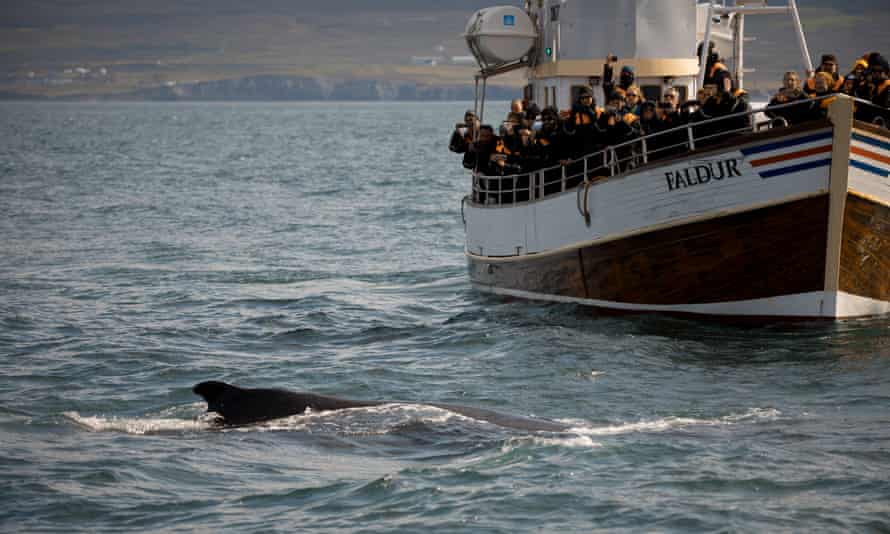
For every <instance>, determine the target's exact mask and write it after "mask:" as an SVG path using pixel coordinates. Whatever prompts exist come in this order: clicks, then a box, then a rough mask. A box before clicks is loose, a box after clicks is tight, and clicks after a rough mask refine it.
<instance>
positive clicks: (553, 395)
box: [0, 103, 890, 533]
mask: <svg viewBox="0 0 890 534" xmlns="http://www.w3.org/2000/svg"><path fill="white" fill-rule="evenodd" d="M467 107H468V104H467V103H436V104H414V103H412V104H404V103H363V104H337V103H275V104H251V103H237V104H223V103H216V104H193V103H189V104H179V103H171V104H143V103H101V104H89V103H55V104H45V103H3V104H0V530H2V531H8V532H12V531H16V532H17V531H41V532H43V531H64V532H71V531H80V532H99V531H105V532H119V531H152V532H155V531H216V530H220V529H226V530H231V531H245V532H252V531H282V532H295V531H310V530H311V531H318V532H406V533H409V532H411V533H413V532H418V531H421V529H429V530H431V531H435V532H474V533H475V532H505V533H507V532H556V531H559V532H590V531H608V532H613V531H646V532H651V531H657V532H685V531H720V532H725V531H746V532H761V531H770V532H777V531H778V532H781V531H787V532H801V531H814V532H818V531H824V532H836V531H887V530H888V529H890V320H888V319H886V318H884V319H880V318H879V319H869V320H855V321H843V322H838V323H828V324H825V323H796V324H782V323H773V324H762V325H726V324H720V323H714V322H710V321H698V320H689V319H676V318H670V317H663V316H657V315H630V316H620V317H614V316H609V315H601V314H597V313H595V312H592V311H590V310H588V309H585V308H582V307H575V306H567V305H555V304H545V303H534V302H527V301H519V300H513V301H505V300H502V299H499V298H493V297H490V296H485V295H482V294H479V293H477V292H475V291H474V290H472V288H471V287H470V285H469V283H468V280H467V274H466V264H465V260H464V257H463V240H464V236H463V226H462V223H461V217H460V201H461V198H462V197H463V195H465V194H466V193H467V192H468V190H469V187H470V179H469V177H468V175H467V174H466V172H465V171H464V170H463V169H462V168H461V166H460V156H457V155H454V154H451V153H449V152H448V151H447V142H448V137H449V135H450V132H451V128H453V126H454V123H455V122H456V121H457V120H459V119H460V118H461V117H462V116H463V112H464V111H465V109H466V108H467ZM488 112H489V114H490V115H491V116H493V117H500V115H502V114H506V112H507V105H506V103H501V104H489V106H488ZM492 120H493V121H494V119H492ZM495 122H497V121H495ZM209 379H217V380H225V381H229V382H232V383H236V384H239V385H242V386H247V387H285V388H289V389H293V390H303V391H313V392H317V393H324V394H331V395H338V396H343V397H348V398H355V399H373V400H390V401H394V403H393V404H390V405H386V406H382V407H374V408H368V409H358V410H349V411H345V412H335V413H309V414H301V415H296V416H294V417H291V418H288V419H282V420H278V421H271V422H267V423H264V424H258V425H252V426H247V427H240V428H235V429H229V430H220V429H218V428H216V427H215V426H214V425H213V424H212V421H211V420H210V419H208V417H207V416H206V415H205V414H204V413H203V412H204V410H205V405H204V404H203V402H202V401H201V399H200V398H198V397H197V396H195V395H194V394H193V393H192V392H191V387H192V386H193V385H194V384H195V383H197V382H200V381H203V380H209ZM423 402H437V403H452V404H461V405H467V406H472V407H479V408H486V409H491V410H496V411H500V412H503V413H506V414H510V415H519V416H536V417H541V418H546V419H551V420H556V421H561V422H564V423H567V424H568V425H569V426H570V427H571V430H570V431H567V432H563V433H533V432H527V431H521V430H515V429H509V428H501V427H498V426H495V425H492V424H490V423H488V422H485V421H476V420H473V419H469V418H466V417H462V416H460V415H457V414H454V413H450V412H447V411H444V410H441V409H437V408H433V407H428V406H423V405H422V403H423ZM411 403H421V404H420V405H416V404H411Z"/></svg>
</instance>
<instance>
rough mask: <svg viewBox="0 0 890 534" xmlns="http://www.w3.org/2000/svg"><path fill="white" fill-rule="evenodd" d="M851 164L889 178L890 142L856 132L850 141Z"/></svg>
mask: <svg viewBox="0 0 890 534" xmlns="http://www.w3.org/2000/svg"><path fill="white" fill-rule="evenodd" d="M850 166H852V167H856V168H857V169H859V170H861V171H865V172H867V173H869V174H874V175H876V176H880V177H881V178H887V177H888V176H890V143H887V142H885V141H882V140H880V139H875V138H874V137H870V136H867V135H862V134H859V133H855V132H854V133H853V139H852V141H851V143H850Z"/></svg>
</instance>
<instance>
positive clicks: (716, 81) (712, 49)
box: [698, 41, 732, 92]
mask: <svg viewBox="0 0 890 534" xmlns="http://www.w3.org/2000/svg"><path fill="white" fill-rule="evenodd" d="M703 45H704V43H701V44H699V45H698V57H699V63H700V62H701V57H702V48H703ZM705 85H716V86H717V87H718V88H719V89H721V90H722V91H726V92H730V91H732V74H731V73H730V72H729V69H728V68H726V65H725V64H724V63H723V61H722V60H721V59H720V55H719V54H718V52H717V48H716V46H715V45H714V42H713V41H711V42H710V43H709V45H708V57H707V63H706V64H705Z"/></svg>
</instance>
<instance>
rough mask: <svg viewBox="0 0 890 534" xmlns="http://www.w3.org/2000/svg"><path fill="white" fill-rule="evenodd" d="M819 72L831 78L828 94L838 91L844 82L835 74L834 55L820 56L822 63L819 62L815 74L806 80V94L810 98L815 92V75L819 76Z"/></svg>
mask: <svg viewBox="0 0 890 534" xmlns="http://www.w3.org/2000/svg"><path fill="white" fill-rule="evenodd" d="M820 72H824V73H826V74H828V75H829V76H830V77H831V83H830V84H829V93H834V92H837V91H840V89H841V86H842V85H843V84H844V80H843V78H841V77H840V75H839V74H838V72H837V57H835V55H834V54H824V55H823V56H822V61H820V62H819V67H818V68H816V72H814V73H813V76H811V77H810V79H808V80H807V84H806V92H807V93H808V94H810V95H811V96H812V94H813V93H815V92H816V87H815V85H816V74H819V73H820Z"/></svg>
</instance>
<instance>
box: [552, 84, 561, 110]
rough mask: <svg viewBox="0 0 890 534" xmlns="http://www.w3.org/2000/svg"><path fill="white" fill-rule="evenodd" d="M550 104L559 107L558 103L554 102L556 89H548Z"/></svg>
mask: <svg viewBox="0 0 890 534" xmlns="http://www.w3.org/2000/svg"><path fill="white" fill-rule="evenodd" d="M550 102H551V103H552V104H551V105H553V106H556V107H559V102H557V100H556V87H551V88H550Z"/></svg>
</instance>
